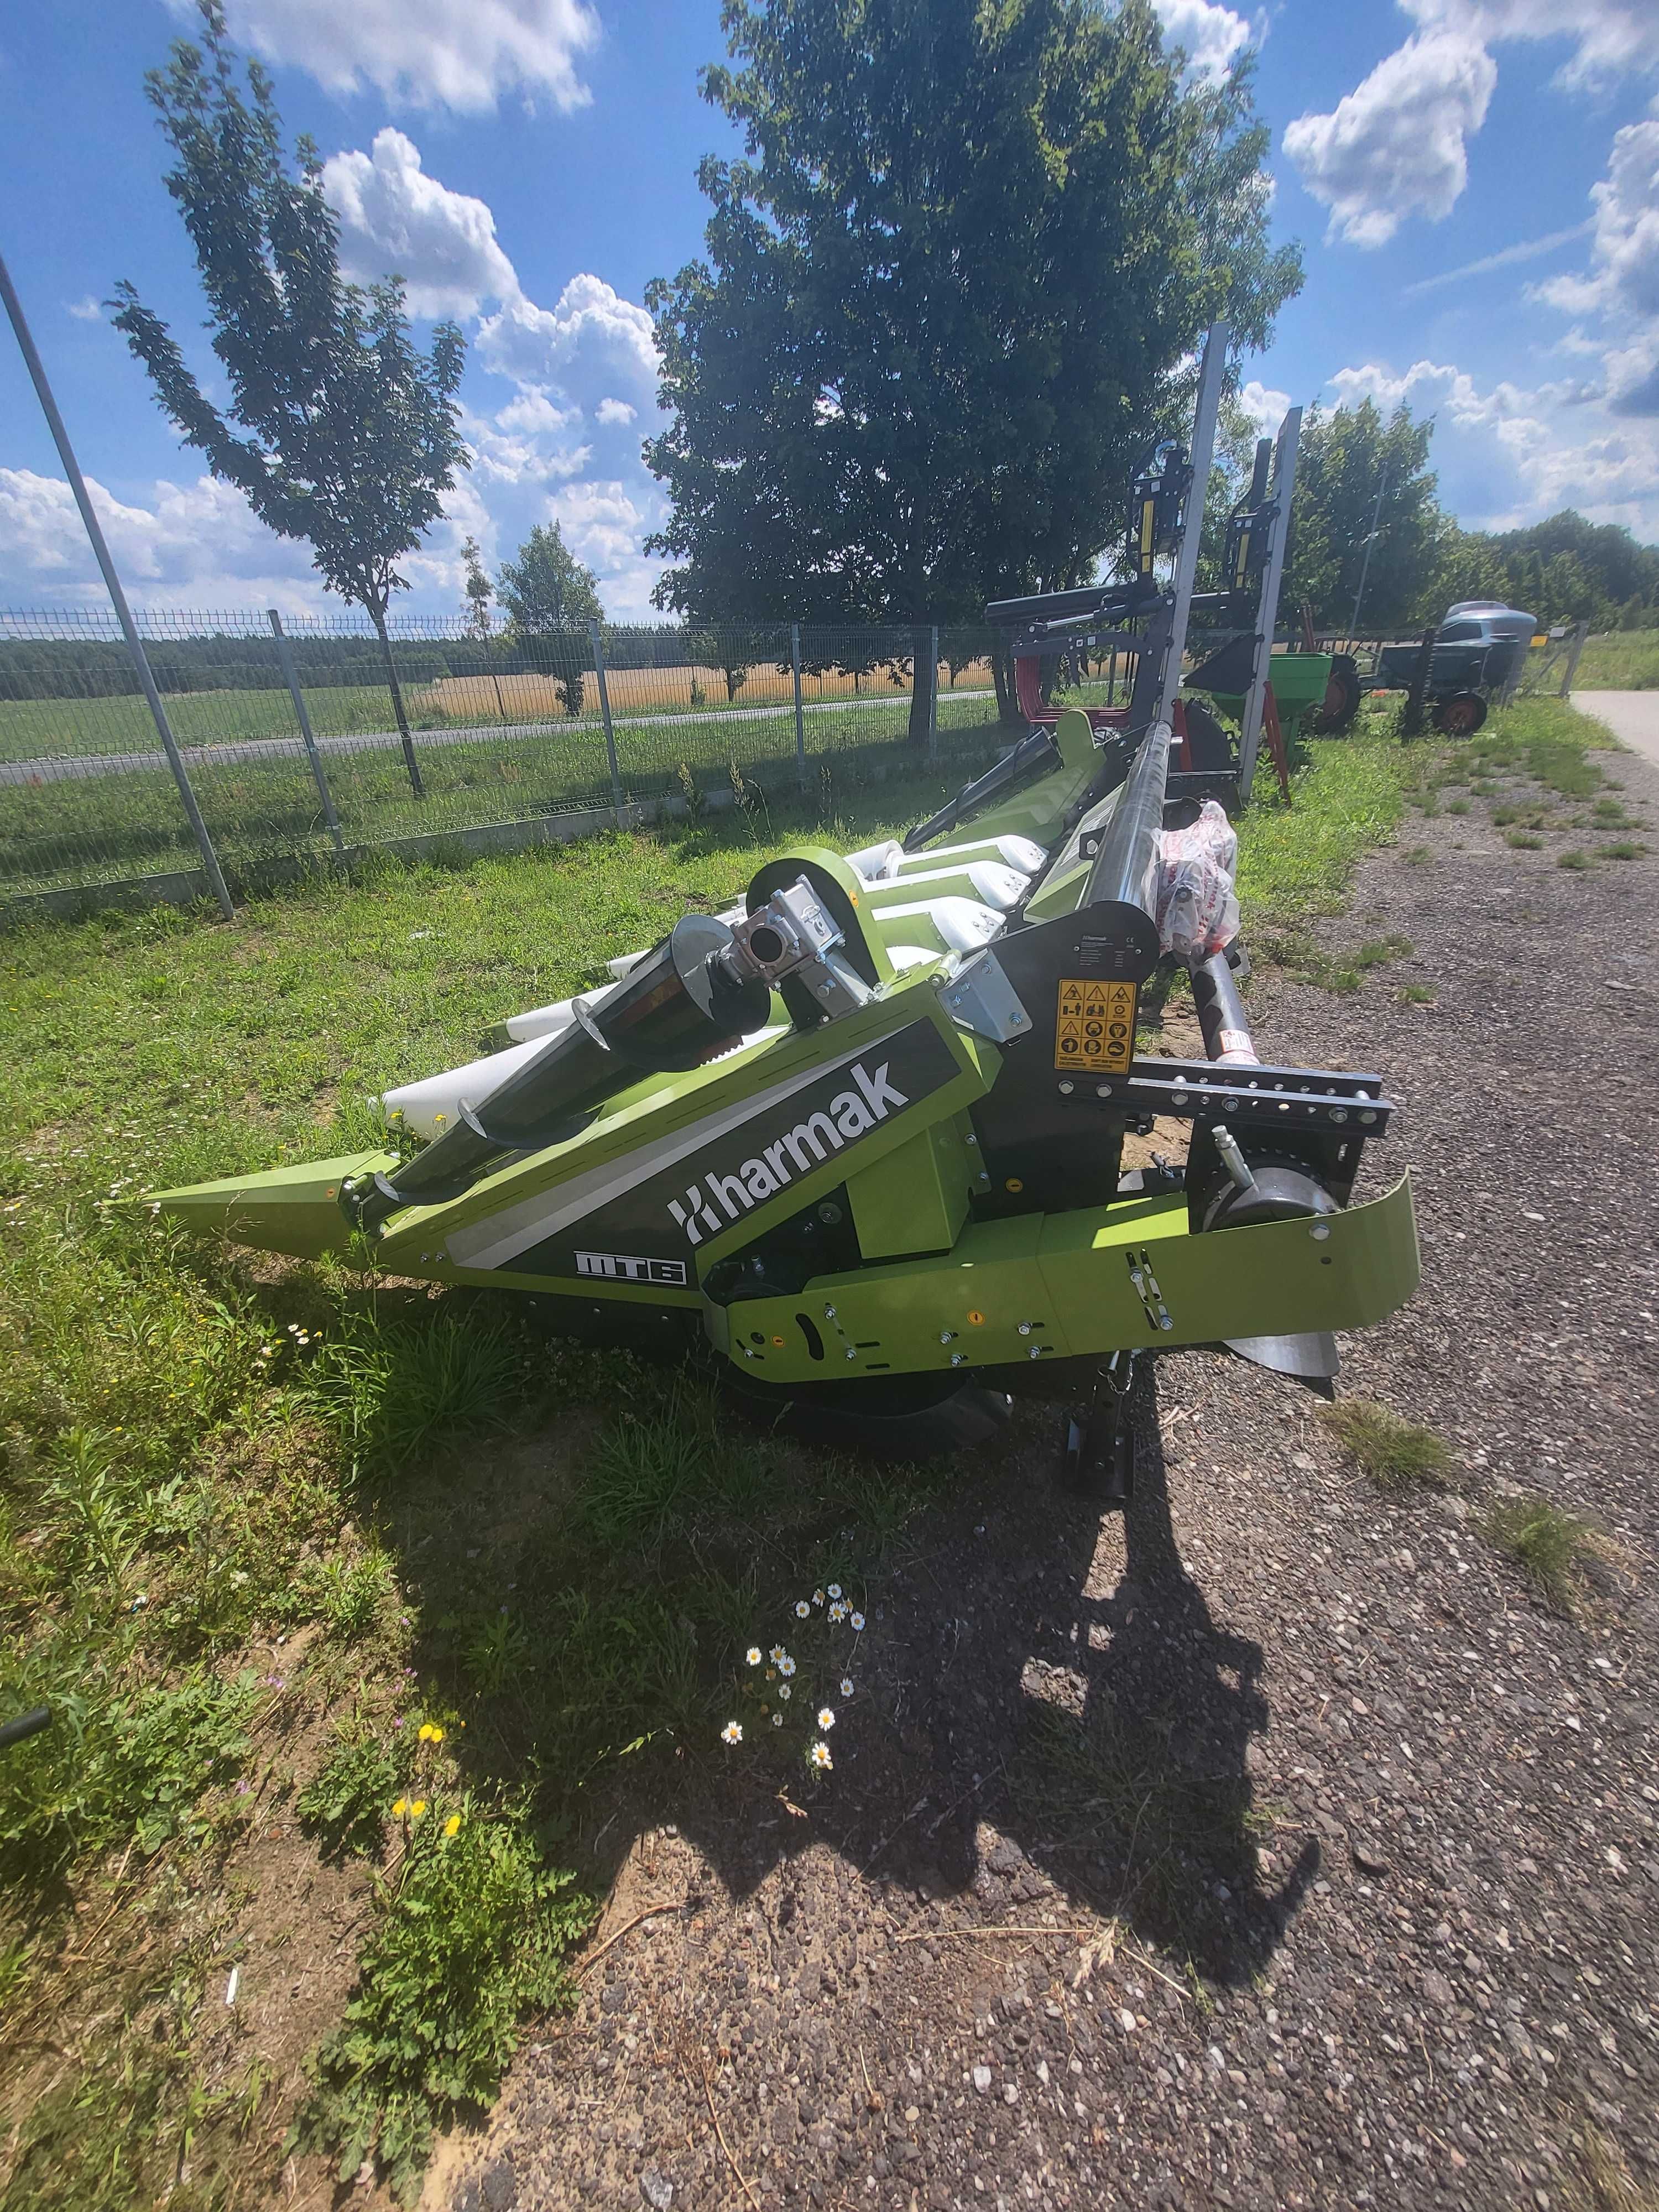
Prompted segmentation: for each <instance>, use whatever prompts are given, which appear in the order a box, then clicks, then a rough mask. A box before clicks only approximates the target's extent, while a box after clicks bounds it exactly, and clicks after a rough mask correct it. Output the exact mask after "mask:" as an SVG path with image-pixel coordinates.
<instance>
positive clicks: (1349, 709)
mask: <svg viewBox="0 0 1659 2212" xmlns="http://www.w3.org/2000/svg"><path fill="white" fill-rule="evenodd" d="M1537 626H1538V625H1537V623H1536V621H1535V619H1534V617H1533V616H1531V615H1529V614H1523V613H1522V611H1520V609H1519V608H1516V607H1510V606H1505V605H1504V604H1503V602H1502V601H1501V600H1498V599H1460V600H1459V601H1458V602H1457V604H1456V605H1455V606H1453V607H1448V608H1447V610H1446V612H1445V615H1444V617H1443V618H1442V620H1441V622H1440V624H1439V626H1438V628H1437V630H1436V632H1435V635H1434V643H1433V646H1432V647H1431V649H1430V653H1429V665H1428V668H1427V671H1426V675H1425V684H1424V691H1423V697H1424V701H1425V704H1426V705H1427V707H1428V708H1429V718H1430V720H1431V722H1432V723H1433V725H1434V726H1435V728H1436V729H1437V730H1438V731H1439V732H1441V733H1442V735H1443V736H1445V737H1449V738H1472V737H1473V736H1474V733H1475V732H1476V731H1477V730H1478V729H1480V727H1481V726H1482V724H1483V723H1484V722H1485V721H1486V708H1487V704H1488V702H1490V701H1491V700H1492V698H1494V697H1497V698H1502V697H1503V696H1504V694H1505V693H1506V692H1507V691H1509V690H1510V689H1511V688H1512V687H1513V685H1514V684H1515V683H1516V680H1517V678H1519V676H1520V674H1521V671H1522V668H1523V666H1524V665H1525V664H1526V659H1527V653H1528V649H1529V648H1530V647H1531V646H1532V644H1533V641H1534V631H1535V630H1536V629H1537ZM1423 650H1424V648H1423V646H1422V644H1421V643H1419V642H1417V641H1408V642H1407V643H1405V644H1402V645H1379V646H1377V647H1376V648H1375V650H1374V651H1373V653H1372V654H1371V656H1370V665H1369V666H1368V667H1364V668H1362V667H1361V665H1360V662H1359V659H1358V656H1357V655H1355V654H1352V653H1338V654H1335V655H1334V657H1333V659H1332V661H1331V671H1332V676H1331V685H1332V689H1331V697H1330V700H1329V702H1328V706H1327V708H1326V709H1325V711H1324V713H1323V714H1322V716H1321V718H1320V720H1319V725H1318V726H1319V729H1320V731H1321V732H1322V733H1325V734H1328V735H1333V736H1340V734H1341V733H1342V732H1344V731H1346V730H1347V729H1349V728H1350V727H1351V726H1352V723H1353V719H1354V716H1355V715H1356V714H1358V711H1359V704H1360V702H1361V700H1362V699H1363V698H1364V696H1365V695H1366V694H1367V693H1368V692H1372V691H1409V690H1411V688H1412V686H1413V683H1414V682H1415V681H1416V678H1417V674H1418V669H1419V662H1420V659H1421V656H1422V653H1423ZM1277 665H1278V663H1277V662H1275V663H1274V666H1275V668H1276V667H1277Z"/></svg>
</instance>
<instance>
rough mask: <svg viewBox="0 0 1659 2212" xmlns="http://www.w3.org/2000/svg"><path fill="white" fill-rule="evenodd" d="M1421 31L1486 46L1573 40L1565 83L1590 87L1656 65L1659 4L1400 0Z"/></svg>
mask: <svg viewBox="0 0 1659 2212" xmlns="http://www.w3.org/2000/svg"><path fill="white" fill-rule="evenodd" d="M1401 6H1402V7H1403V8H1404V9H1405V11H1406V13H1407V15H1410V16H1411V17H1413V20H1414V21H1417V22H1418V23H1419V24H1420V25H1421V26H1422V27H1423V28H1424V29H1425V30H1431V31H1451V32H1454V33H1457V34H1458V35H1459V36H1461V37H1464V38H1469V39H1476V40H1480V43H1481V44H1482V45H1484V46H1496V45H1498V43H1500V42H1501V41H1504V40H1526V39H1571V40H1572V42H1573V52H1572V54H1571V58H1569V60H1568V61H1567V62H1566V64H1565V66H1564V67H1563V69H1562V70H1561V81H1562V82H1563V83H1565V84H1566V85H1569V86H1572V87H1578V86H1588V85H1593V84H1598V83H1601V82H1606V81H1607V80H1608V79H1612V78H1617V77H1619V76H1625V75H1628V74H1630V73H1632V72H1640V71H1644V70H1651V69H1659V8H1656V7H1655V6H1654V5H1653V0H1574V4H1573V6H1572V7H1571V8H1566V7H1564V6H1563V5H1562V4H1561V0H1401Z"/></svg>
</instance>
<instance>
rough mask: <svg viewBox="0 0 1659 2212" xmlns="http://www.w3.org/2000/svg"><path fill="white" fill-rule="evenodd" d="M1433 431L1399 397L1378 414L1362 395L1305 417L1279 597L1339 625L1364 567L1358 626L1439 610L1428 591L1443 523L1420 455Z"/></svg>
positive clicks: (1421, 618) (1394, 625)
mask: <svg viewBox="0 0 1659 2212" xmlns="http://www.w3.org/2000/svg"><path fill="white" fill-rule="evenodd" d="M1433 435H1434V425H1433V423H1432V422H1431V421H1428V420H1425V421H1423V422H1417V421H1415V420H1414V419H1413V416H1412V412H1411V410H1410V409H1409V408H1408V407H1399V408H1396V409H1395V412H1394V413H1393V414H1392V415H1391V416H1389V418H1388V420H1387V421H1386V422H1385V421H1384V419H1383V416H1382V415H1381V414H1380V413H1379V411H1378V410H1377V409H1376V406H1375V404H1373V403H1372V402H1371V401H1370V400H1369V399H1364V400H1362V401H1361V402H1360V404H1359V405H1358V407H1337V408H1333V409H1331V410H1328V411H1324V410H1320V409H1318V408H1315V409H1313V410H1310V412H1309V413H1308V415H1306V416H1304V419H1303V423H1302V440H1301V446H1300V449H1299V451H1298V453H1297V463H1296V493H1295V498H1294V501H1293V503H1292V507H1291V538H1290V545H1289V549H1288V552H1287V556H1286V563H1285V584H1284V589H1283V591H1282V592H1281V593H1280V597H1279V604H1280V605H1281V606H1282V607H1284V608H1285V609H1286V610H1290V609H1292V608H1294V607H1297V606H1298V605H1300V604H1301V603H1302V601H1303V600H1304V599H1306V600H1307V601H1309V602H1310V605H1312V607H1313V610H1314V614H1315V617H1316V620H1317V621H1318V622H1319V623H1321V624H1322V625H1323V626H1325V627H1326V628H1328V629H1346V627H1347V625H1348V623H1350V622H1351V621H1352V617H1353V608H1354V600H1355V598H1356V597H1357V595H1358V591H1359V583H1360V576H1361V573H1362V571H1363V572H1364V584H1365V596H1364V605H1362V607H1361V609H1360V624H1361V627H1362V629H1364V631H1365V632H1366V633H1368V634H1369V633H1371V632H1374V631H1383V632H1387V631H1389V630H1392V629H1403V628H1406V627H1408V626H1409V625H1411V624H1413V623H1421V622H1426V621H1430V620H1432V619H1433V617H1435V616H1436V615H1437V613H1439V612H1440V611H1442V609H1441V607H1440V606H1438V605H1437V604H1436V601H1437V595H1438V592H1439V583H1440V568H1441V563H1442V556H1443V548H1444V542H1445V538H1446V535H1447V532H1448V530H1449V524H1448V522H1447V520H1446V518H1445V517H1444V516H1443V514H1442V513H1441V511H1440V504H1439V501H1438V498H1437V490H1436V482H1435V477H1434V474H1433V472H1432V471H1431V469H1430V467H1429V465H1428V459H1429V445H1430V441H1431V439H1432V437H1433ZM1379 492H1380V494H1381V501H1380V504H1379V500H1378V494H1379ZM1368 539H1369V540H1370V563H1369V565H1367V563H1366V543H1367V540H1368Z"/></svg>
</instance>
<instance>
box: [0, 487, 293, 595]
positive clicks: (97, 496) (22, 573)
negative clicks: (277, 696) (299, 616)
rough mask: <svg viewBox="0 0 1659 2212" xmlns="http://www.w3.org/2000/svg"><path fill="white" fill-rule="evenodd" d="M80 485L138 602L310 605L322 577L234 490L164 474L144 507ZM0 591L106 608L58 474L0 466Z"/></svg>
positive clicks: (72, 501) (103, 489)
mask: <svg viewBox="0 0 1659 2212" xmlns="http://www.w3.org/2000/svg"><path fill="white" fill-rule="evenodd" d="M88 490H89V491H90V493H91V495H92V502H93V505H94V507H95V508H96V509H97V512H98V520H100V523H102V525H103V526H104V535H105V537H106V538H107V539H108V541H109V547H110V551H111V553H112V555H113V556H114V560H115V564H116V567H117V568H118V570H119V571H120V574H121V579H122V581H123V582H124V584H125V586H126V588H127V591H128V593H129V595H130V596H131V599H133V600H134V602H135V603H136V604H137V605H140V606H173V607H177V606H190V607H200V606H208V607H215V606H222V605H224V604H225V601H226V599H231V600H232V601H233V602H234V604H236V605H249V604H252V605H258V606H270V605H276V606H278V607H283V608H292V609H294V610H295V611H300V610H301V609H303V608H314V607H316V606H318V605H321V604H322V602H323V582H322V579H321V577H320V576H319V575H318V574H317V573H316V571H315V570H314V569H313V568H312V566H311V556H310V554H309V552H308V550H307V548H306V547H305V546H303V545H300V544H295V542H294V541H293V540H292V539H289V538H278V537H277V536H276V534H275V532H272V531H270V530H267V529H266V528H265V526H264V524H263V523H262V522H260V521H259V520H258V519H257V517H256V516H255V515H254V513H253V511H252V508H251V507H249V506H248V503H247V501H246V500H245V499H244V498H243V497H242V495H241V493H240V492H239V491H237V490H235V489H234V488H233V487H232V486H231V485H229V484H223V483H219V482H218V481H217V480H216V478H215V477H210V476H204V477H197V479H196V481H195V482H194V483H182V484H181V483H172V482H170V481H169V480H168V479H167V478H166V477H162V478H161V479H160V480H159V481H158V482H157V483H155V485H154V487H153V489H152V493H151V497H150V501H149V504H132V503H129V502H128V501H124V500H118V499H117V498H116V497H115V495H114V494H113V493H112V492H111V491H109V490H108V489H106V487H105V486H104V485H103V484H101V483H98V482H97V481H96V480H95V479H94V478H88ZM0 597H3V598H6V599H10V600H11V601H12V602H13V604H14V605H39V604H40V602H42V601H43V600H44V601H46V603H48V604H49V605H53V606H82V605H86V606H106V605H108V599H107V595H106V592H105V590H104V586H103V581H102V579H101V578H100V575H99V573H98V568H97V564H96V563H95V562H94V559H93V556H92V548H91V547H90V546H89V545H88V543H87V534H86V532H85V530H84V529H83V528H82V523H81V516H80V512H79V510H78V508H77V507H76V504H75V497H74V495H73V493H72V492H71V491H70V488H69V485H68V484H67V483H65V481H64V478H63V477H45V476H39V475H37V474H36V473H35V472H34V471H33V470H32V469H0Z"/></svg>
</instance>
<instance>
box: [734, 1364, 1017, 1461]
mask: <svg viewBox="0 0 1659 2212" xmlns="http://www.w3.org/2000/svg"><path fill="white" fill-rule="evenodd" d="M720 1388H721V1389H722V1391H723V1392H724V1394H725V1395H726V1396H727V1397H728V1398H729V1399H730V1400H731V1401H732V1404H733V1405H734V1406H736V1407H738V1408H739V1409H740V1410H741V1411H742V1412H743V1413H744V1414H745V1415H746V1416H747V1417H748V1419H750V1420H752V1421H755V1422H757V1423H758V1424H759V1425H762V1426H763V1427H766V1428H781V1429H786V1430H787V1431H790V1432H791V1433H792V1434H793V1435H797V1436H803V1437H810V1438H811V1441H812V1442H813V1443H819V1444H828V1445H830V1446H831V1447H836V1446H839V1447H841V1448H842V1449H843V1450H847V1451H856V1452H862V1453H865V1454H866V1455H868V1456H869V1457H870V1458H872V1459H896V1460H904V1459H939V1458H942V1457H945V1456H946V1455H950V1454H952V1453H956V1452H964V1451H973V1450H975V1449H976V1448H977V1447H978V1446H979V1445H981V1444H982V1443H989V1441H990V1439H991V1438H992V1437H994V1436H995V1435H996V1434H997V1433H998V1431H1000V1430H1001V1429H1003V1428H1004V1427H1006V1425H1007V1422H1008V1418H1009V1413H1010V1400H1009V1398H1008V1396H1007V1395H1006V1392H1004V1391H1001V1390H987V1389H983V1388H981V1386H979V1385H977V1384H975V1383H963V1382H962V1381H960V1380H959V1379H958V1378H957V1376H933V1375H895V1376H891V1377H889V1376H871V1377H870V1379H869V1380H868V1381H866V1382H861V1383H794V1384H790V1383H761V1382H757V1381H755V1380H754V1379H752V1378H751V1377H750V1376H747V1375H740V1374H738V1373H737V1372H736V1370H733V1369H732V1368H730V1367H729V1366H726V1367H724V1368H723V1370H722V1372H721V1374H720Z"/></svg>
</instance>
